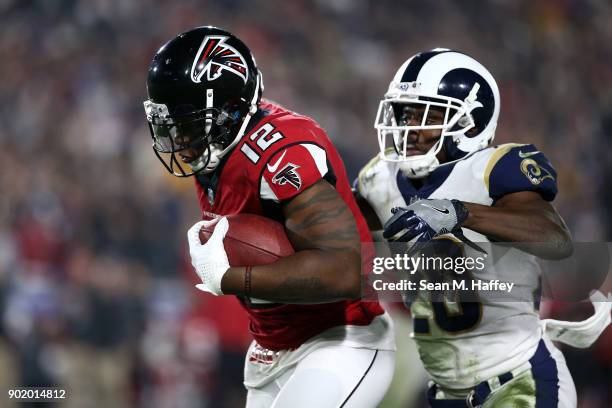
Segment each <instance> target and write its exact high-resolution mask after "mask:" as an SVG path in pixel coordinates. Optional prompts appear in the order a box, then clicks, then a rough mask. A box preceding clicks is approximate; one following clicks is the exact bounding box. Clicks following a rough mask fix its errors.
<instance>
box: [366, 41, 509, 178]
mask: <svg viewBox="0 0 612 408" xmlns="http://www.w3.org/2000/svg"><path fill="white" fill-rule="evenodd" d="M406 112H409V113H410V114H409V115H408V116H406ZM498 115H499V91H498V89H497V85H496V83H495V81H494V79H493V77H492V76H491V74H490V73H489V72H488V71H487V70H486V69H485V68H484V67H483V66H482V65H480V64H479V63H478V62H477V61H475V60H474V59H472V58H470V57H468V56H467V55H465V54H461V53H458V52H454V51H451V50H446V49H436V50H432V51H428V52H425V53H421V54H417V55H416V56H414V57H412V58H410V59H409V60H407V61H406V62H405V63H404V64H403V65H402V66H401V67H400V69H399V70H398V71H397V73H396V75H395V77H394V79H393V81H392V82H391V84H390V85H389V89H388V91H387V93H386V94H385V96H384V98H383V99H382V100H381V102H380V104H379V106H378V112H377V114H376V119H375V122H374V127H375V129H376V131H377V134H378V143H379V148H380V157H381V159H383V160H385V161H390V162H398V163H399V166H400V168H401V169H402V170H403V171H404V173H405V174H406V175H407V176H408V177H412V178H420V177H424V176H427V175H428V174H429V173H430V172H431V171H433V170H434V169H435V168H437V167H438V166H440V165H441V163H440V162H439V160H438V157H439V156H438V155H439V153H440V152H441V151H442V149H444V153H445V155H444V157H445V158H447V161H446V162H445V163H442V164H446V163H452V162H455V161H457V160H461V159H463V158H465V157H466V156H467V155H468V154H470V153H473V152H475V151H477V150H480V149H482V148H484V147H486V146H487V145H488V144H489V142H490V141H491V140H492V139H493V137H494V130H495V126H496V123H497V117H498ZM407 119H409V120H407ZM434 137H437V141H436V142H435V143H432V141H433V140H434V139H433V138H434ZM422 139H425V140H426V141H428V142H429V143H428V144H427V146H430V148H429V149H428V150H427V151H422V147H421V146H418V147H421V148H417V145H416V144H415V141H416V140H419V141H420V140H422ZM419 150H420V151H419Z"/></svg>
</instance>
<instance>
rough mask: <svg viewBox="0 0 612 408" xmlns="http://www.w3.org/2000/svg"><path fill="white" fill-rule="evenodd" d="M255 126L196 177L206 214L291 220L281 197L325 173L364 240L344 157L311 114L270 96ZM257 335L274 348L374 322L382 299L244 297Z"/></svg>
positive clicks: (367, 237) (363, 226)
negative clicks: (301, 301) (312, 301)
mask: <svg viewBox="0 0 612 408" xmlns="http://www.w3.org/2000/svg"><path fill="white" fill-rule="evenodd" d="M252 120H256V121H257V122H256V123H255V125H254V126H252V127H251V130H250V131H249V132H248V133H246V134H245V135H244V136H243V138H242V140H241V141H240V142H239V143H238V144H237V145H236V147H235V148H234V149H233V150H232V152H231V153H230V154H229V156H228V157H226V158H225V159H224V160H223V161H222V163H221V164H220V165H219V166H220V167H219V168H218V169H217V170H216V172H215V173H213V175H212V176H211V175H207V176H198V177H196V188H197V193H198V198H199V201H200V208H201V209H202V217H203V218H204V219H210V218H213V217H217V216H223V215H231V214H238V213H249V214H259V215H263V216H266V217H269V218H273V219H275V220H277V221H280V222H283V223H284V218H283V212H282V210H281V207H280V203H281V202H282V201H284V200H287V199H290V198H291V197H294V196H295V195H297V194H299V193H301V192H302V191H304V190H305V189H306V188H308V187H309V186H311V185H312V184H314V183H316V182H317V181H318V180H320V179H321V178H325V179H326V180H327V181H329V182H330V183H331V184H332V185H334V186H335V188H336V190H337V191H338V193H339V194H340V195H341V196H342V198H343V200H344V201H345V202H346V204H347V205H348V207H349V208H350V209H351V211H352V212H353V216H354V217H355V221H356V223H357V228H358V230H359V235H360V238H361V241H362V242H371V241H372V238H371V236H370V231H369V229H368V226H367V224H366V221H365V219H364V218H363V216H362V215H361V212H360V211H359V208H358V206H357V203H356V202H355V200H354V199H353V194H352V192H351V188H350V184H349V181H348V178H347V175H346V171H345V169H344V163H343V162H342V159H341V158H340V156H339V154H338V152H337V151H336V149H335V147H334V146H333V144H332V142H331V141H330V140H329V138H328V136H327V134H326V133H325V131H324V130H323V129H321V127H319V125H318V124H317V123H316V122H315V121H314V120H312V119H310V118H308V117H306V116H301V115H298V114H296V113H294V112H291V111H289V110H287V109H285V108H283V107H281V106H279V105H276V104H274V103H271V102H269V101H265V100H263V101H262V102H261V104H260V109H259V112H258V113H257V115H255V117H254V118H253V119H252ZM242 304H243V306H244V308H245V309H246V311H247V313H248V315H249V320H250V327H249V329H250V332H251V334H252V335H253V337H254V338H255V340H256V341H257V342H258V343H259V344H260V345H261V346H263V347H265V348H267V349H270V350H285V349H295V348H297V347H299V346H300V345H301V344H302V343H304V342H305V341H306V340H308V339H309V338H311V337H312V336H315V335H317V334H319V333H321V332H323V331H324V330H326V329H328V328H331V327H335V326H339V325H347V324H351V325H368V324H370V322H371V321H372V319H373V318H374V317H376V316H377V315H380V314H382V313H383V309H382V307H381V306H380V304H379V303H377V302H361V301H340V302H334V303H325V304H317V305H288V304H281V303H270V302H265V301H259V302H257V301H256V300H253V301H252V302H250V303H246V302H244V301H243V302H242Z"/></svg>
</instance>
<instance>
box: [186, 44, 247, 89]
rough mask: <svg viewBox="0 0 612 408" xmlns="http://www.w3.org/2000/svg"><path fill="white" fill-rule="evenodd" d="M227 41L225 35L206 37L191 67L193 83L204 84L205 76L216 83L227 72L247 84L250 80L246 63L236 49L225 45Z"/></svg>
mask: <svg viewBox="0 0 612 408" xmlns="http://www.w3.org/2000/svg"><path fill="white" fill-rule="evenodd" d="M226 40H227V37H226V36H223V35H209V36H206V37H204V41H202V45H200V49H199V50H198V53H197V54H196V56H195V59H194V60H193V65H192V66H191V80H192V81H193V82H196V83H200V82H202V76H203V75H204V74H206V80H208V81H214V80H215V79H217V78H219V77H220V76H221V74H222V73H223V71H224V70H226V71H229V72H231V73H233V74H235V75H238V76H239V77H240V78H242V80H243V81H244V83H245V84H246V82H247V79H248V78H247V76H248V70H247V64H246V61H245V60H244V57H243V56H242V55H241V54H240V53H239V52H238V51H236V49H235V48H234V47H232V46H230V45H227V44H225V41H226Z"/></svg>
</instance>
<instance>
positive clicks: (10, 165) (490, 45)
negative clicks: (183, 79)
mask: <svg viewBox="0 0 612 408" xmlns="http://www.w3.org/2000/svg"><path fill="white" fill-rule="evenodd" d="M611 21H612V6H611V4H610V2H609V1H606V0H549V1H545V0H495V1H476V0H462V1H402V2H400V1H392V0H378V1H374V0H318V1H305V0H297V1H296V0H293V1H276V2H273V1H254V0H234V1H231V0H226V1H222V0H218V1H204V0H199V1H192V0H187V1H174V2H172V1H158V0H142V1H134V0H89V1H86V0H39V1H31V0H0V123H1V126H0V143H1V148H0V194H1V195H0V392H1V393H5V392H6V390H7V389H8V388H10V387H15V386H44V385H54V386H60V387H64V388H67V389H68V397H69V398H68V399H67V400H66V401H64V402H63V403H62V404H61V405H60V406H67V407H127V406H135V407H238V406H242V405H243V403H244V396H245V392H244V389H243V387H242V384H241V381H242V364H243V359H244V352H245V350H246V346H247V344H248V342H249V341H250V339H249V335H248V333H247V327H246V321H245V317H244V315H243V313H242V311H241V310H240V308H239V307H238V304H237V302H236V301H235V300H234V299H232V298H215V299H213V298H212V297H210V296H208V295H204V294H202V293H201V292H198V291H196V290H195V289H194V288H193V286H192V283H193V281H194V277H193V276H192V275H193V274H192V271H191V270H190V268H189V262H188V259H187V258H186V243H185V239H184V238H185V232H186V230H187V228H188V227H189V226H190V225H191V224H192V223H193V222H195V221H196V220H197V219H198V218H199V211H198V209H197V202H196V198H195V194H194V188H193V184H192V183H193V182H192V180H179V179H174V178H172V177H171V176H169V175H167V174H165V169H163V167H162V166H161V164H160V163H158V162H157V159H156V158H155V157H154V155H153V152H152V150H151V147H150V145H151V140H150V137H149V133H148V130H147V127H146V122H145V117H144V111H143V108H142V101H143V100H144V99H145V95H146V91H145V86H144V84H145V77H146V71H147V66H148V63H149V61H150V59H151V57H152V56H153V54H154V53H155V51H156V50H157V48H159V47H160V46H161V45H162V44H163V43H164V42H166V41H168V40H169V39H171V38H172V37H174V36H176V35H177V34H178V33H180V32H182V31H186V30H187V29H190V28H192V27H194V26H198V25H207V24H210V25H216V26H219V27H222V28H225V29H228V30H229V31H232V32H233V33H235V34H236V35H238V36H239V37H240V38H242V39H243V40H244V41H245V42H246V43H247V45H248V46H249V47H251V49H252V51H253V52H254V54H255V56H256V58H257V61H258V64H259V66H260V68H261V70H262V72H263V75H264V81H265V86H266V90H265V96H267V97H268V98H271V99H274V100H277V101H279V102H281V103H282V104H284V105H285V106H287V107H289V108H290V109H293V110H296V111H298V112H300V113H303V114H307V115H310V116H312V117H314V118H315V119H316V120H317V121H318V122H319V123H320V124H321V125H322V126H323V127H324V128H325V129H326V130H327V131H328V133H329V135H330V136H331V138H332V139H333V140H334V142H335V143H336V145H337V147H338V148H339V150H340V152H341V154H342V156H343V158H344V160H345V164H346V166H347V169H348V171H349V175H350V176H351V177H354V176H356V173H357V171H358V169H359V168H360V167H361V166H362V165H363V164H364V163H365V162H366V161H367V160H368V159H369V158H371V157H372V156H374V155H375V154H376V153H377V144H376V136H375V132H374V130H373V128H372V124H373V121H374V114H375V111H376V108H377V106H378V102H379V99H380V98H381V97H382V95H383V93H384V92H385V90H386V87H387V85H388V82H389V80H390V79H391V77H392V75H393V73H394V71H395V69H396V68H397V67H398V66H399V65H400V64H401V63H402V62H403V61H404V60H405V59H407V58H408V57H409V56H411V55H412V54H414V53H416V52H418V51H421V50H425V49H429V48H433V47H438V46H443V47H450V48H456V49H459V50H462V51H464V52H466V53H468V54H471V55H472V56H474V57H475V58H476V59H478V60H479V61H481V62H482V63H483V64H484V65H485V66H487V67H488V68H489V69H490V70H491V72H492V73H493V75H494V76H495V78H496V79H497V81H498V83H499V86H500V89H501V95H502V108H501V116H500V124H499V127H498V132H497V138H496V140H495V142H496V143H505V142H510V141H512V142H522V143H534V144H536V146H537V147H538V148H539V149H540V150H542V151H544V152H545V153H546V154H547V155H548V157H549V158H550V159H551V160H552V162H553V164H554V165H555V166H556V168H557V171H558V173H559V187H560V193H559V196H558V198H557V200H556V201H555V204H556V206H557V208H558V210H559V211H560V213H561V214H562V215H563V217H565V220H566V221H567V223H568V225H569V227H570V229H571V230H572V233H573V234H574V238H575V239H576V240H577V241H585V242H586V241H610V237H611V236H612V220H611V218H610V216H609V213H610V210H611V205H610V204H609V202H610V200H612V194H611V191H612V190H611V189H610V188H609V184H608V181H607V179H606V177H607V176H608V175H609V174H610V172H611V171H612V155H610V151H611V149H610V147H611V144H612V143H611V138H610V135H611V134H612V86H611V85H612V47H610V44H611V43H612V23H611ZM575 307H576V305H549V306H548V307H547V310H548V312H547V313H552V314H554V315H555V316H557V317H559V316H561V317H562V316H564V315H571V314H573V313H575ZM584 307H585V308H586V309H587V310H588V307H587V306H584ZM395 314H396V315H398V317H397V320H398V326H399V327H398V341H399V342H400V347H403V348H405V349H406V350H410V348H411V347H413V346H411V340H409V339H408V332H409V327H405V326H406V325H403V324H402V322H403V320H402V319H404V318H403V317H402V316H401V313H398V312H395ZM611 345H612V339H610V331H608V332H607V334H606V336H604V338H603V339H600V340H599V341H598V342H597V343H596V344H595V346H594V347H592V348H591V349H589V350H586V351H585V350H572V349H569V348H565V349H564V352H565V354H566V357H567V359H568V362H569V365H570V369H571V370H572V373H573V375H574V379H575V381H576V384H577V387H578V394H579V403H580V404H579V405H580V407H582V408H586V407H589V408H599V407H607V406H612V399H611V396H610V389H611V388H612V387H611V386H612V375H611V366H612V347H610V346H611ZM425 382H426V379H425V377H424V375H423V374H422V368H421V367H420V362H418V359H417V358H416V357H415V356H414V352H413V351H405V352H404V351H402V353H400V354H399V360H398V376H397V381H396V383H395V385H394V388H393V389H392V390H391V392H390V394H389V399H388V400H387V402H386V403H385V404H384V406H387V407H395V406H408V407H409V406H420V405H419V404H420V403H421V402H419V401H420V399H419V398H420V395H421V391H422V390H423V387H424V386H425V385H424V384H425ZM5 395H6V394H5ZM0 405H2V406H11V405H10V403H9V402H7V401H5V400H2V403H0Z"/></svg>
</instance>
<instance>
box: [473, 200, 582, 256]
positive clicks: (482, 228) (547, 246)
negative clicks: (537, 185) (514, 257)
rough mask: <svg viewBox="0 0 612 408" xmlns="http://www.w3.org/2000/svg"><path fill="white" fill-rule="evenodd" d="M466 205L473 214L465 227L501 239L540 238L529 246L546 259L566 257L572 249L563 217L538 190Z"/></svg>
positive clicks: (527, 249)
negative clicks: (491, 201) (491, 204)
mask: <svg viewBox="0 0 612 408" xmlns="http://www.w3.org/2000/svg"><path fill="white" fill-rule="evenodd" d="M464 205H465V207H466V208H467V209H468V211H469V214H468V217H467V219H466V220H465V221H464V222H463V224H462V225H461V226H462V227H465V228H469V229H471V230H474V231H477V232H480V233H481V234H484V235H486V236H488V237H492V238H494V239H495V240H497V241H501V242H524V243H534V242H537V243H538V244H537V245H526V246H525V250H526V251H528V252H531V253H533V254H534V255H537V256H540V257H542V258H545V259H562V258H565V257H568V256H570V255H571V253H572V250H573V247H572V238H571V235H570V232H569V230H568V228H567V226H566V225H565V222H564V221H563V218H561V216H560V215H559V213H558V212H557V210H555V208H554V207H553V206H552V205H551V204H550V203H549V202H548V201H546V200H544V199H543V198H542V197H541V196H540V194H538V193H536V192H532V191H522V192H517V193H511V194H507V195H505V196H503V197H501V198H499V199H498V200H497V201H496V203H495V205H494V206H492V207H489V206H486V205H480V204H473V203H464Z"/></svg>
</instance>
